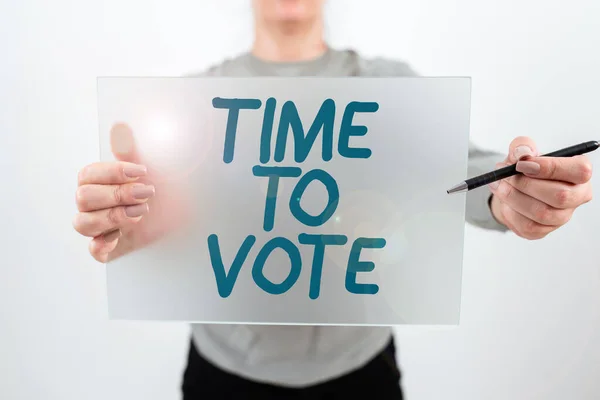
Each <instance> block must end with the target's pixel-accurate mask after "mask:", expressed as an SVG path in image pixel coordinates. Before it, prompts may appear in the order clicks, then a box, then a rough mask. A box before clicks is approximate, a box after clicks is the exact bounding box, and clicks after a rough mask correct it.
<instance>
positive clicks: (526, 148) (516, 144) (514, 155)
mask: <svg viewBox="0 0 600 400" xmlns="http://www.w3.org/2000/svg"><path fill="white" fill-rule="evenodd" d="M537 155H538V150H537V146H536V144H535V142H534V141H533V140H532V139H531V138H528V137H525V136H519V137H518V138H516V139H515V140H513V141H512V142H511V143H510V146H509V150H508V157H507V161H508V164H515V163H516V162H517V161H519V160H522V159H524V158H528V157H535V156H537Z"/></svg>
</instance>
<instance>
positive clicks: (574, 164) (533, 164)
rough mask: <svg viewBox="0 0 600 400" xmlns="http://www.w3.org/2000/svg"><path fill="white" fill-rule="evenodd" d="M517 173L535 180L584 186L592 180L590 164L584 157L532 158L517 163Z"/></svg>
mask: <svg viewBox="0 0 600 400" xmlns="http://www.w3.org/2000/svg"><path fill="white" fill-rule="evenodd" d="M517 171H519V172H521V173H523V174H525V175H527V176H531V177H534V178H537V179H547V180H554V181H563V182H568V183H574V184H584V183H587V182H589V181H590V179H592V163H591V162H590V161H589V159H588V158H587V157H586V156H575V157H534V158H531V159H528V160H527V161H520V162H518V163H517Z"/></svg>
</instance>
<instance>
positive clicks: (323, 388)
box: [182, 340, 403, 400]
mask: <svg viewBox="0 0 600 400" xmlns="http://www.w3.org/2000/svg"><path fill="white" fill-rule="evenodd" d="M182 391H183V400H200V399H218V400H229V399H231V400H233V399H235V400H243V399H252V400H254V399H256V400H271V399H280V400H286V399H311V400H319V399H343V400H348V399H349V398H352V397H357V395H365V396H369V397H368V398H370V399H377V400H402V399H403V396H402V389H401V386H400V370H399V368H398V366H397V364H396V349H395V347H394V341H393V340H391V341H390V342H389V344H388V345H387V347H386V348H385V349H384V350H383V351H382V352H381V353H379V354H377V355H376V356H375V357H374V358H373V359H372V360H371V361H369V362H368V363H367V364H366V365H365V366H363V367H362V368H360V369H358V370H356V371H353V372H351V373H349V374H347V375H344V376H341V377H339V378H336V379H333V380H330V381H327V382H324V383H320V384H318V385H314V386H310V387H306V388H301V389H292V388H286V387H280V386H275V385H269V384H265V383H259V382H254V381H250V380H247V379H244V378H242V377H239V376H237V375H232V374H230V373H228V372H226V371H223V370H221V369H220V368H217V367H216V366H214V365H213V364H211V363H210V362H209V361H207V360H206V359H205V358H203V357H202V355H200V353H199V352H198V350H197V349H196V347H195V346H194V344H193V342H191V344H190V351H189V355H188V364H187V367H186V369H185V373H184V376H183V385H182Z"/></svg>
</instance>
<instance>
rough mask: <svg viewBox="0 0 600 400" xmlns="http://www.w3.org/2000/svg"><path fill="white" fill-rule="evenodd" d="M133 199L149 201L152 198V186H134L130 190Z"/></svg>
mask: <svg viewBox="0 0 600 400" xmlns="http://www.w3.org/2000/svg"><path fill="white" fill-rule="evenodd" d="M131 192H132V194H133V198H135V199H137V200H144V199H149V198H150V197H152V196H154V186H152V185H136V186H134V187H133V189H132V190H131Z"/></svg>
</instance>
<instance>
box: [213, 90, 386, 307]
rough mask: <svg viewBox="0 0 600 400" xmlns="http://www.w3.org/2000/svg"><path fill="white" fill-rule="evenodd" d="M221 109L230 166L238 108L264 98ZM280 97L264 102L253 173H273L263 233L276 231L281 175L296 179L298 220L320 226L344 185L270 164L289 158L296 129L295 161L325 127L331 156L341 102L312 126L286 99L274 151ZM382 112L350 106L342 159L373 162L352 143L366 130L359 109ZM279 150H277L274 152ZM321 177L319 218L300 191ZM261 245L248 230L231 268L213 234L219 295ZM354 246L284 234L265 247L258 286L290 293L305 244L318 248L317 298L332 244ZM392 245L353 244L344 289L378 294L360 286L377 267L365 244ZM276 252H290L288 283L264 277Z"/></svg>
mask: <svg viewBox="0 0 600 400" xmlns="http://www.w3.org/2000/svg"><path fill="white" fill-rule="evenodd" d="M212 104H213V107H214V108H216V109H224V110H228V116H227V125H226V131H225V143H224V150H223V162H224V163H226V164H229V163H232V162H233V161H234V153H235V151H234V150H235V138H236V132H237V126H238V120H239V116H240V111H242V110H259V109H260V108H261V107H262V105H263V102H262V101H261V100H259V99H240V98H220V97H216V98H214V99H213V101H212ZM276 105H277V101H276V99H274V98H269V99H267V100H266V102H265V107H264V115H263V122H262V128H261V135H260V155H259V160H260V163H261V164H262V165H255V166H254V167H253V168H252V174H253V175H254V176H256V177H260V178H267V179H268V186H267V196H266V201H265V209H264V220H263V230H264V231H265V232H270V231H271V230H272V229H273V228H274V224H275V209H276V204H277V194H278V187H279V181H280V180H281V179H284V178H287V179H296V183H295V186H294V189H293V191H292V194H291V197H290V199H289V203H288V205H289V211H290V213H291V215H292V216H293V217H294V218H295V219H296V220H298V221H299V222H300V223H302V224H303V225H305V226H307V227H318V226H321V225H323V224H325V223H326V222H327V221H328V220H329V219H330V218H331V217H332V216H333V215H334V213H335V211H336V209H337V206H338V204H339V201H340V190H339V187H338V184H337V182H336V180H335V178H334V177H333V176H331V175H330V174H329V173H328V172H327V171H325V170H323V169H312V170H310V171H308V172H305V173H303V171H302V169H301V168H300V167H298V166H280V165H278V166H269V165H264V164H268V163H269V162H270V161H272V160H273V161H275V162H278V163H280V162H283V161H284V160H285V155H286V144H287V142H288V132H289V131H290V130H291V131H292V134H293V144H294V146H293V159H294V163H295V164H300V165H301V164H302V163H303V162H305V161H306V159H307V157H308V155H309V154H310V152H311V151H313V147H314V145H315V143H316V141H317V137H318V135H319V133H320V132H322V142H321V146H320V151H321V153H320V156H321V159H322V160H323V161H326V162H327V161H330V160H331V159H332V158H333V147H334V146H333V139H334V120H335V110H336V105H335V102H334V101H333V100H332V99H326V100H325V101H323V103H322V104H321V107H320V108H319V111H318V112H317V115H316V116H315V118H314V120H313V122H312V124H311V126H310V127H309V128H308V131H306V132H305V129H304V127H303V125H302V121H301V119H300V116H299V114H298V109H297V107H296V105H295V104H294V102H293V101H286V102H285V103H284V104H283V106H282V107H281V115H280V118H279V126H278V127H277V131H276V137H275V148H274V149H273V132H274V129H273V121H274V117H275V110H276ZM378 109H379V104H378V103H376V102H358V101H353V102H350V103H348V104H347V105H346V107H345V109H344V114H343V116H342V121H341V125H340V129H339V134H338V140H337V153H338V154H339V155H340V156H341V157H344V158H354V159H368V158H369V157H371V154H372V152H371V150H370V149H368V148H354V147H350V138H351V137H353V136H365V135H366V134H367V130H368V129H367V127H366V126H363V125H353V118H354V115H355V114H356V113H374V112H376V111H377V110H378ZM272 150H273V154H272V153H271V151H272ZM317 181H318V182H320V183H321V184H322V185H323V186H325V189H326V190H327V196H328V200H327V204H326V206H325V207H324V209H323V211H322V212H321V213H319V214H318V215H311V214H309V213H308V212H306V211H305V210H304V209H303V208H302V206H301V205H300V204H301V199H302V196H303V195H304V192H305V191H306V189H307V188H308V186H309V185H310V184H311V183H313V182H317ZM255 243H256V237H255V236H254V235H248V236H247V237H246V239H245V240H244V241H243V242H242V244H241V245H240V248H239V250H238V252H237V254H236V256H235V258H234V260H233V263H232V264H231V266H230V268H229V270H228V272H226V271H225V265H224V263H223V259H222V257H221V251H220V247H219V238H218V237H217V235H215V234H212V235H210V236H209V237H208V250H209V255H210V259H211V264H212V268H213V271H214V274H215V279H216V283H217V289H218V292H219V295H220V296H221V297H223V298H226V297H228V296H229V295H230V294H231V293H232V291H233V287H234V285H235V282H236V280H237V278H238V275H239V272H240V270H241V268H242V266H243V265H244V263H245V262H246V259H247V258H248V254H249V253H250V250H251V249H252V247H253V246H254V245H255ZM347 243H348V237H347V236H346V235H340V234H310V233H301V234H299V235H298V237H297V238H294V240H292V239H291V238H285V237H280V236H279V237H274V238H272V239H270V240H269V241H267V242H266V243H264V244H262V247H261V249H260V251H259V252H258V254H257V256H256V258H255V260H254V262H253V264H252V278H253V280H254V282H255V283H256V285H257V286H258V287H259V288H260V289H262V290H263V291H265V292H266V293H269V294H273V295H279V294H283V293H286V292H287V291H288V290H290V289H291V288H292V287H293V286H294V284H295V283H296V282H297V281H298V278H299V277H300V274H301V272H302V258H301V256H300V250H299V246H300V245H302V246H312V247H313V248H314V251H313V259H312V265H311V267H310V284H309V292H308V295H309V298H310V299H317V298H318V297H319V293H320V290H321V276H322V271H323V260H324V255H325V250H326V247H327V246H343V245H345V244H347ZM385 245H386V241H385V239H384V238H367V237H358V238H356V239H355V240H354V242H353V243H352V246H351V248H350V254H349V256H348V264H347V268H346V278H345V287H346V290H347V291H348V292H350V293H353V294H370V295H374V294H376V293H377V292H378V291H379V286H378V285H376V284H365V283H357V281H356V278H357V274H358V273H359V272H370V271H373V270H374V269H375V264H374V263H373V262H370V261H361V260H360V254H361V251H362V249H382V248H384V247H385ZM276 249H280V250H283V251H284V252H285V253H286V254H287V256H288V257H289V260H290V264H291V268H290V272H289V274H288V275H287V277H286V278H285V279H284V280H283V281H282V282H279V283H277V282H272V281H271V280H269V279H268V278H267V277H266V276H265V275H264V267H265V264H266V262H267V260H268V259H269V256H270V255H271V253H273V251H275V250H276Z"/></svg>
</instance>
